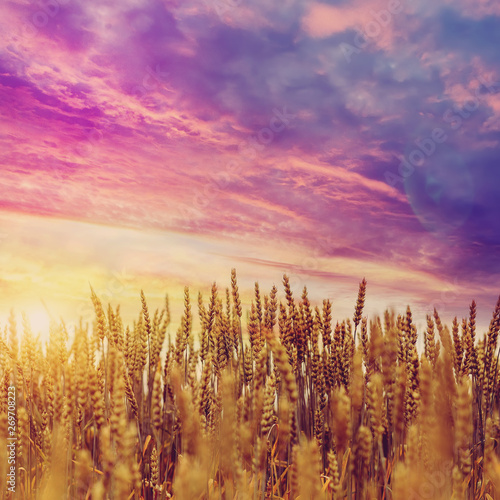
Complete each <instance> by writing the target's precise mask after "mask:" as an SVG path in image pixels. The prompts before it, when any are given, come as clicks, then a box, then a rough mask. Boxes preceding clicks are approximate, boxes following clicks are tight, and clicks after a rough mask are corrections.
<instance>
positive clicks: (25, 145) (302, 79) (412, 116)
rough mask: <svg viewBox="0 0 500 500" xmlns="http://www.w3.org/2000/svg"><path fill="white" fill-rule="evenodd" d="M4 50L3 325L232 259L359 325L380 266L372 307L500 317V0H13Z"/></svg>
mask: <svg viewBox="0 0 500 500" xmlns="http://www.w3.org/2000/svg"><path fill="white" fill-rule="evenodd" d="M0 40H1V44H0V111H1V121H0V157H1V160H0V165H1V166H0V168H1V174H0V270H1V274H0V324H1V325H4V324H5V318H6V316H7V315H8V313H9V310H10V309H11V308H12V307H14V308H15V310H16V311H17V312H20V311H21V310H25V311H27V312H28V314H29V315H30V317H31V319H32V321H33V323H35V329H38V328H40V329H41V328H45V326H46V319H47V311H48V312H49V313H50V314H52V315H54V316H60V315H62V316H63V318H64V319H65V320H66V321H67V322H71V321H75V320H76V318H77V317H78V316H82V317H83V318H84V320H86V321H91V320H92V315H91V309H90V307H89V304H90V301H89V283H90V284H92V286H93V287H94V288H95V289H96V291H97V292H98V293H99V295H100V296H101V297H102V298H103V301H106V302H107V301H108V300H110V301H111V302H112V303H113V304H114V305H116V304H117V303H119V302H120V303H122V304H123V306H122V307H124V306H126V307H125V316H126V318H127V319H128V320H130V319H132V318H133V317H136V314H138V312H139V306H140V303H139V300H138V297H139V293H140V290H141V288H142V289H144V292H145V293H146V296H147V297H148V299H149V300H150V301H151V306H152V307H156V306H161V304H162V300H163V297H164V296H165V293H167V292H168V293H169V294H170V295H171V299H172V303H173V308H174V312H175V311H177V310H178V306H179V298H180V296H181V293H182V288H183V286H184V285H189V286H190V287H191V289H192V296H193V298H194V299H196V295H197V293H198V290H201V291H202V292H203V293H204V294H205V297H206V295H207V293H208V290H209V287H210V284H211V283H212V282H213V281H217V283H218V284H219V286H220V288H221V289H223V288H224V287H226V286H228V285H229V278H230V270H231V268H232V267H235V268H236V269H237V271H238V279H239V283H240V288H241V290H242V292H243V293H244V296H245V298H246V300H247V301H248V300H249V299H250V291H251V289H252V287H253V283H254V281H256V280H258V281H259V283H260V284H261V287H262V289H263V291H264V292H266V293H268V291H269V289H270V287H271V286H272V285H273V283H275V284H276V285H278V286H279V288H280V292H281V290H282V288H281V278H282V275H283V273H284V272H286V273H288V274H289V275H290V276H291V280H292V284H293V287H294V291H295V293H296V294H300V291H301V289H302V287H303V286H304V285H307V286H308V289H309V290H310V296H311V299H313V300H322V299H323V298H330V299H331V300H332V302H333V312H334V317H335V319H343V318H344V317H346V316H351V317H352V313H353V311H354V304H355V300H356V296H357V287H358V283H359V282H360V281H361V279H362V278H363V277H366V279H367V281H368V291H367V302H366V312H367V313H368V314H370V315H372V314H376V313H383V311H384V309H385V308H386V307H389V306H393V307H395V308H396V309H397V310H399V311H404V309H405V308H406V305H407V304H411V305H412V306H413V308H414V315H415V316H416V317H417V319H418V320H419V321H422V319H425V314H426V313H428V312H430V310H431V308H432V307H434V305H436V307H438V309H439V310H440V311H441V312H442V315H443V317H444V318H445V319H447V320H449V319H450V318H451V317H453V316H454V315H458V316H459V318H461V317H462V316H464V315H466V314H467V311H468V306H469V304H470V302H471V300H472V299H473V298H475V299H476V300H477V302H478V309H479V318H478V324H479V325H480V326H482V327H483V328H485V327H486V326H487V324H488V322H489V320H490V317H491V311H492V309H493V307H494V305H495V303H496V300H497V297H498V295H499V293H500V280H499V277H500V171H499V165H500V147H499V139H500V119H499V118H500V57H499V55H498V54H499V52H498V50H499V49H498V47H499V44H500V4H499V3H498V2H497V1H496V0H491V1H488V0H481V1H478V0H474V1H473V0H454V1H451V0H438V1H435V0H434V1H430V0H420V1H418V2H411V1H403V0H401V1H398V0H389V1H386V0H373V1H357V0H354V1H343V0H339V1H336V0H330V1H326V0H325V1H323V2H312V1H298V0H282V1H281V2H269V1H265V0H227V1H226V0H205V1H204V0H198V1H190V0H185V1H169V0H120V1H118V0H108V1H106V0H41V1H39V2H35V1H30V0H4V1H2V2H1V3H0ZM129 306H130V307H129ZM194 310H195V311H196V310H197V309H196V307H194ZM178 320H179V318H177V317H176V318H175V319H174V322H177V323H178Z"/></svg>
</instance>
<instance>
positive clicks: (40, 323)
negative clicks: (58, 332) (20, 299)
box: [25, 306, 50, 337]
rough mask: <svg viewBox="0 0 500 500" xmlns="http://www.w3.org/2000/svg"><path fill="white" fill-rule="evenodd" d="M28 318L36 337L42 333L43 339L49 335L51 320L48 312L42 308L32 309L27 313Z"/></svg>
mask: <svg viewBox="0 0 500 500" xmlns="http://www.w3.org/2000/svg"><path fill="white" fill-rule="evenodd" d="M25 314H26V317H27V318H28V321H29V324H30V326H31V330H32V332H33V333H34V335H35V336H36V335H37V334H38V333H40V335H41V337H45V336H46V335H48V333H49V325H50V318H49V315H48V314H47V311H46V310H45V309H43V307H42V306H40V307H39V308H38V307H32V308H30V309H28V310H26V311H25Z"/></svg>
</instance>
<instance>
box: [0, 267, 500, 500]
mask: <svg viewBox="0 0 500 500" xmlns="http://www.w3.org/2000/svg"><path fill="white" fill-rule="evenodd" d="M283 291H284V294H283V298H282V300H280V299H279V296H278V290H277V288H276V287H273V288H272V289H271V290H270V292H269V294H263V293H261V291H260V289H259V286H258V284H257V283H256V284H255V295H254V299H253V302H252V304H251V308H250V311H248V312H246V311H245V312H244V311H243V310H242V305H241V300H240V296H239V292H238V285H237V278H236V272H235V270H233V271H232V273H231V281H230V286H229V287H228V288H225V289H219V288H218V287H217V285H216V284H214V285H213V286H212V290H211V293H210V296H209V297H208V298H207V301H206V302H205V301H204V299H203V297H202V296H201V295H198V299H197V304H196V301H193V298H192V297H191V296H190V291H189V289H188V288H185V291H184V313H183V315H182V319H181V324H180V327H179V329H178V330H177V332H176V333H175V335H172V338H171V336H170V335H169V333H168V332H169V324H170V312H169V305H168V298H167V300H166V301H165V305H164V308H163V309H162V310H156V311H155V312H154V313H153V312H152V311H150V310H149V309H148V305H147V301H146V298H145V295H144V293H141V297H140V299H141V304H140V305H141V307H140V309H139V308H138V315H137V320H136V321H135V322H134V323H133V324H132V325H130V326H125V325H124V324H123V322H122V319H121V315H120V309H119V307H118V308H116V309H113V308H112V307H111V306H106V305H105V304H103V303H102V302H101V300H100V299H99V297H98V296H97V295H96V294H95V293H94V292H93V291H92V294H91V300H92V303H93V306H94V309H95V320H94V322H93V324H92V325H90V326H89V325H83V324H80V327H79V328H77V330H76V332H75V336H74V339H72V341H71V342H69V340H68V337H69V336H68V332H67V330H66V327H65V325H64V324H63V323H62V322H61V323H59V324H56V323H53V324H52V325H51V327H50V338H49V340H48V341H47V342H46V344H44V345H42V343H41V341H40V340H39V339H38V338H37V337H35V336H34V334H33V333H32V331H31V328H30V325H29V322H28V320H27V319H26V317H25V318H24V321H23V324H22V325H21V326H20V327H18V325H16V320H15V315H14V313H12V314H11V317H10V320H9V322H8V324H7V325H5V328H2V331H1V334H0V344H1V353H0V377H1V379H0V380H1V387H2V398H1V401H0V446H1V447H2V450H6V453H3V452H2V453H0V476H1V477H2V482H3V484H4V487H3V488H2V498H13V499H14V498H15V499H42V500H58V499H63V498H67V499H95V500H104V499H116V500H125V499H148V500H149V499H155V500H156V499H158V500H159V499H167V498H172V499H176V500H197V499H214V500H216V499H219V500H220V499H242V500H246V499H263V498H266V499H267V498H270V499H271V498H272V499H276V500H278V499H287V500H288V499H298V498H300V499H302V500H303V499H345V498H347V499H410V500H411V499H449V498H454V499H476V498H477V499H492V498H500V494H498V493H497V488H498V487H500V460H499V456H498V446H497V444H498V439H499V435H500V420H499V410H500V405H499V395H500V392H499V391H500V389H499V383H498V382H499V378H500V373H499V370H498V356H499V354H498V350H497V338H498V333H499V329H500V299H499V302H498V303H497V306H496V308H495V310H494V312H493V317H492V319H491V323H490V326H489V330H488V332H486V333H485V335H483V334H482V333H481V334H479V333H478V332H476V304H475V302H474V301H473V302H472V303H471V306H470V310H469V311H467V313H466V317H464V318H463V319H461V320H458V319H456V318H455V319H454V321H453V322H452V324H451V325H450V326H447V325H444V324H442V322H441V320H440V317H439V313H438V311H434V314H433V315H432V316H428V317H427V328H426V330H425V331H423V332H421V333H420V336H421V338H422V340H423V346H424V347H423V349H421V350H420V349H419V350H417V340H418V333H417V329H416V327H415V325H414V322H413V320H412V313H411V309H410V307H408V308H407V310H406V312H404V313H401V314H396V313H395V312H389V311H386V312H385V314H384V316H383V317H382V318H380V317H378V318H375V319H371V320H369V319H368V318H366V317H365V316H364V315H363V309H364V302H365V294H366V281H365V280H363V281H362V282H361V283H360V286H359V293H358V300H357V303H356V304H353V311H354V314H353V317H352V318H349V319H344V320H341V319H338V320H334V319H333V317H332V304H331V303H330V301H328V300H324V301H323V303H322V305H321V306H320V307H314V306H313V305H312V304H311V302H310V301H309V298H308V294H307V289H306V288H304V291H303V293H302V295H301V296H300V297H294V296H293V294H292V291H291V287H290V282H289V279H288V278H287V276H284V277H283ZM193 302H194V304H193ZM138 305H139V303H138ZM195 308H197V314H198V316H199V324H200V328H199V331H197V332H194V331H193V323H194V321H193V319H194V314H195V313H194V312H193V310H194V309H195ZM420 351H421V352H420ZM13 443H14V444H13ZM12 464H14V465H12ZM12 467H14V469H12ZM12 471H13V472H12Z"/></svg>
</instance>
